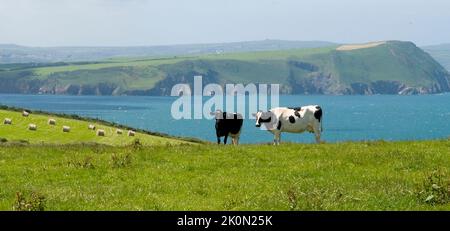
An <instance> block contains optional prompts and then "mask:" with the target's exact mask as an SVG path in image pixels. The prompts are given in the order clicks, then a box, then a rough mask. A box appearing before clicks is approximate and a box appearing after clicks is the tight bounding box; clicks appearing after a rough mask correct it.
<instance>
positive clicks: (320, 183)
mask: <svg viewBox="0 0 450 231" xmlns="http://www.w3.org/2000/svg"><path fill="white" fill-rule="evenodd" d="M126 155H128V157H129V158H128V160H129V161H128V162H127V163H126V164H122V165H120V164H117V163H116V161H114V160H113V159H114V158H115V159H117V156H119V158H124V157H125V156H126ZM449 174H450V141H449V140H441V141H420V142H393V143H390V142H369V143H365V142H361V143H336V144H319V145H317V144H288V143H285V144H282V145H280V146H272V145H242V146H238V147H233V146H217V145H195V146H193V145H182V146H170V147H163V146H154V147H143V148H140V149H133V148H132V147H104V146H98V145H97V146H90V145H59V146H45V145H31V146H30V145H25V146H17V145H7V146H5V145H2V146H0V185H1V187H0V210H11V209H12V208H13V207H12V206H13V204H14V203H15V200H16V199H15V194H16V192H21V193H23V194H24V195H26V196H27V197H29V196H28V195H29V194H30V193H31V192H35V193H38V194H39V195H42V196H44V197H45V202H44V204H45V209H46V210H450V192H449V191H448V187H449V183H450V175H449ZM430 176H431V177H432V178H431V180H430V178H429V177H430ZM430 196H434V197H431V199H429V198H430ZM427 198H428V200H427Z"/></svg>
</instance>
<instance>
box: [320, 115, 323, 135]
mask: <svg viewBox="0 0 450 231" xmlns="http://www.w3.org/2000/svg"><path fill="white" fill-rule="evenodd" d="M320 132H323V116H322V117H320Z"/></svg>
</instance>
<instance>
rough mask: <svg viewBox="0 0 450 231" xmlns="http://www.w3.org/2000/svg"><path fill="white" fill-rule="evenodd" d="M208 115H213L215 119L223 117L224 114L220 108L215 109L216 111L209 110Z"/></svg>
mask: <svg viewBox="0 0 450 231" xmlns="http://www.w3.org/2000/svg"><path fill="white" fill-rule="evenodd" d="M209 114H210V115H213V116H214V118H215V119H216V120H220V119H225V117H226V116H224V115H226V114H225V113H224V112H223V111H222V110H220V109H217V110H216V111H213V112H210V113H209Z"/></svg>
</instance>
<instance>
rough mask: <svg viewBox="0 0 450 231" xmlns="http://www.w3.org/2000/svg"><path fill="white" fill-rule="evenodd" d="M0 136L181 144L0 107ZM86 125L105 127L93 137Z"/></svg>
mask: <svg viewBox="0 0 450 231" xmlns="http://www.w3.org/2000/svg"><path fill="white" fill-rule="evenodd" d="M5 118H9V119H11V120H12V124H10V125H9V124H4V119H5ZM50 118H53V119H55V120H56V125H49V124H48V120H49V119H50ZM0 120H1V124H0V139H2V138H3V139H6V140H4V142H5V141H8V142H19V143H20V142H22V143H23V142H26V143H31V144H68V143H89V142H95V143H99V144H106V145H114V146H123V145H129V144H132V143H133V142H134V141H135V140H136V139H138V140H139V142H140V143H141V144H143V145H165V144H174V145H176V144H182V143H188V141H182V140H178V139H175V138H169V137H160V136H157V135H148V134H144V133H140V132H137V133H136V135H135V136H128V134H127V132H128V130H126V129H124V128H121V129H120V130H122V131H123V134H117V133H116V131H117V130H118V129H119V128H117V127H114V126H111V125H107V124H105V123H103V122H98V121H95V120H92V121H82V120H76V119H70V118H63V117H59V116H57V115H46V114H39V113H37V114H35V113H31V114H30V115H29V116H28V117H23V116H22V113H21V111H10V110H1V109H0ZM29 124H35V125H37V130H36V131H31V130H29V129H28V125H29ZM89 124H93V125H95V126H96V129H97V130H98V129H103V130H105V132H106V134H105V136H97V134H96V131H93V130H89V129H88V126H89ZM63 126H69V127H70V132H63V129H62V127H63Z"/></svg>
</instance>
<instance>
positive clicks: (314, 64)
mask: <svg viewBox="0 0 450 231" xmlns="http://www.w3.org/2000/svg"><path fill="white" fill-rule="evenodd" d="M336 48H337V46H330V47H322V48H311V49H291V50H277V51H259V52H245V53H226V54H208V55H200V56H191V57H173V58H170V57H167V58H158V59H156V58H152V59H142V58H140V59H132V58H120V59H111V60H107V61H104V62H95V63H89V62H85V63H60V64H52V65H50V66H38V67H36V66H35V65H34V64H33V65H30V66H26V65H0V70H3V71H0V79H1V80H2V85H1V86H0V92H14V93H51V94H53V93H55V94H75V95H77V94H91V95H92V94H94V95H95V94H97V95H111V94H113V95H120V94H155V95H167V94H168V91H167V90H161V89H170V88H171V87H172V86H173V84H175V83H180V82H187V83H191V82H192V77H193V76H194V75H203V76H204V77H205V78H207V79H208V81H209V82H215V83H219V84H225V83H244V84H245V83H279V84H282V88H281V89H282V93H298V94H384V93H388V94H397V93H398V92H400V91H402V90H405V89H407V88H412V89H409V91H407V93H438V92H444V91H448V90H450V77H449V76H450V75H449V74H448V72H447V71H446V70H445V69H444V68H443V67H442V66H441V65H440V64H439V63H437V62H436V61H435V60H434V59H433V58H432V57H431V56H430V55H428V54H427V53H425V52H423V51H422V50H421V49H419V48H417V47H416V46H415V45H414V44H413V43H411V42H400V41H388V42H386V43H384V44H381V45H379V46H375V47H370V48H364V49H357V50H349V51H342V50H336ZM355 84H356V86H355ZM407 90H408V89H407ZM403 92H406V91H403Z"/></svg>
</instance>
